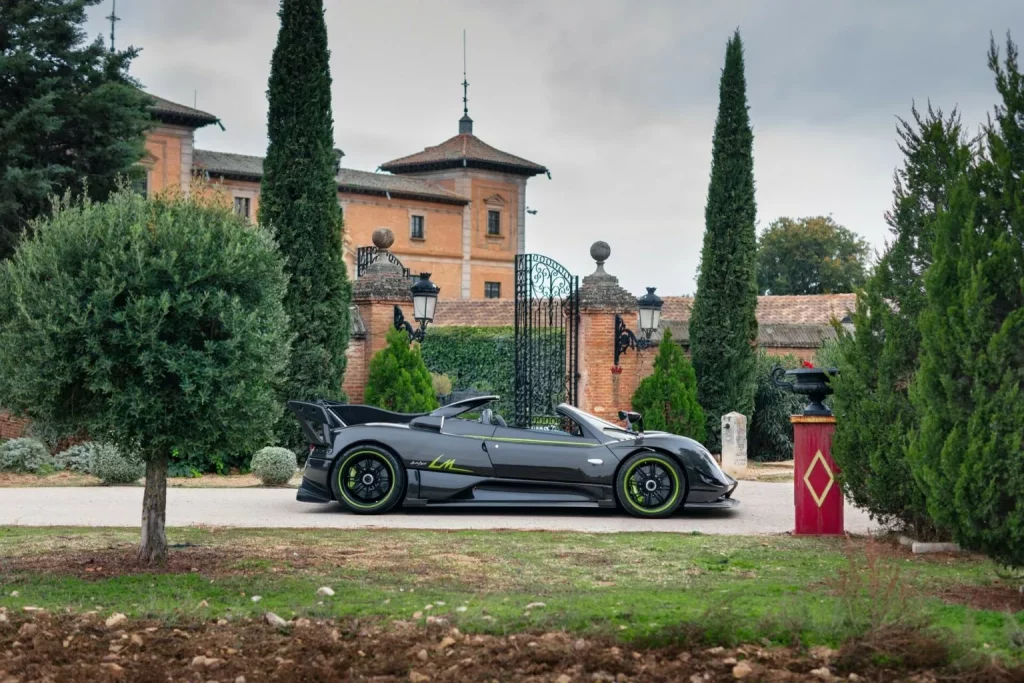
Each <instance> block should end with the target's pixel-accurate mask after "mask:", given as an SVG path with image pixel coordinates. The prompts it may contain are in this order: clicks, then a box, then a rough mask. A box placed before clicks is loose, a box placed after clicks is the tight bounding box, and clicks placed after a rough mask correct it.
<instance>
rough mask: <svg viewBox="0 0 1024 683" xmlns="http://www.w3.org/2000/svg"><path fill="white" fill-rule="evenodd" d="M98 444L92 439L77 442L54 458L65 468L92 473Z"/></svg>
mask: <svg viewBox="0 0 1024 683" xmlns="http://www.w3.org/2000/svg"><path fill="white" fill-rule="evenodd" d="M97 445H98V444H96V443H94V442H92V441H86V442H84V443H80V444H75V445H74V446H71V447H70V448H67V449H65V450H63V451H61V452H60V453H58V454H57V455H56V456H54V459H55V460H56V461H57V465H58V466H59V467H60V468H61V469H63V470H69V471H71V472H79V473H81V474H92V470H93V467H92V458H93V454H94V452H95V450H96V447H97Z"/></svg>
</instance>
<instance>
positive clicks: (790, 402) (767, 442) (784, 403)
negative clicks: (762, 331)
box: [747, 350, 804, 462]
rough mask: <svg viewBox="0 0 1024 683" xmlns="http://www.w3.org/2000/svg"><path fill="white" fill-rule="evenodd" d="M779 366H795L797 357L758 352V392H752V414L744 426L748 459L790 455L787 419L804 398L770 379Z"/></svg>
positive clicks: (788, 457)
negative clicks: (748, 423) (776, 384)
mask: <svg viewBox="0 0 1024 683" xmlns="http://www.w3.org/2000/svg"><path fill="white" fill-rule="evenodd" d="M778 365H781V366H782V367H784V368H787V369H789V368H795V367H798V366H799V365H800V359H799V358H797V357H796V356H794V355H792V354H790V355H786V356H769V355H768V354H767V353H765V352H764V351H763V350H760V351H758V354H757V391H756V392H755V393H754V416H753V418H752V419H751V420H750V426H749V427H748V428H747V448H748V450H749V452H750V458H751V460H759V461H761V462H774V461H778V460H792V458H793V423H792V422H790V420H789V418H790V416H792V415H795V414H797V413H799V412H800V411H801V409H802V408H803V405H804V399H803V397H801V396H798V395H796V394H794V393H793V392H791V391H788V390H786V389H781V388H779V387H777V386H775V384H774V383H773V382H772V370H773V369H775V367H776V366H778Z"/></svg>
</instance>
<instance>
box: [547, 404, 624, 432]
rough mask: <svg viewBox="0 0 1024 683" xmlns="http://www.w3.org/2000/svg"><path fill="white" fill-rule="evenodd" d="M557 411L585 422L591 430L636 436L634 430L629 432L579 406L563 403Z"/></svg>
mask: <svg viewBox="0 0 1024 683" xmlns="http://www.w3.org/2000/svg"><path fill="white" fill-rule="evenodd" d="M558 412H560V413H562V414H563V415H567V416H569V417H571V418H572V419H574V420H576V421H577V422H581V423H584V424H586V426H587V428H588V429H589V430H590V431H591V432H600V433H603V434H606V435H608V436H611V437H618V438H636V436H637V434H636V432H631V431H630V430H628V429H625V428H624V427H620V426H619V425H617V424H613V423H611V422H608V421H607V420H602V419H601V418H599V417H595V416H593V415H591V414H590V413H585V412H583V411H582V410H580V409H579V408H575V407H573V406H568V405H566V404H564V403H563V404H562V405H560V406H558Z"/></svg>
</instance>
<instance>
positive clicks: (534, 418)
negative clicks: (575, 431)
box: [513, 254, 580, 427]
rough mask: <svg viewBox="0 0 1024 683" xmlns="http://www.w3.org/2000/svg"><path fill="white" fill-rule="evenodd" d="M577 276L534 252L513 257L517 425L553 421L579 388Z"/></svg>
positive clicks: (548, 423)
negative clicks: (559, 407)
mask: <svg viewBox="0 0 1024 683" xmlns="http://www.w3.org/2000/svg"><path fill="white" fill-rule="evenodd" d="M579 286H580V282H579V277H577V276H575V275H572V274H570V273H569V271H568V270H566V269H565V268H564V267H563V266H562V264H560V263H558V262H557V261H553V260H551V259H549V258H548V257H546V256H541V255H539V254H518V255H517V256H516V300H515V303H516V320H515V415H514V417H513V420H514V422H515V425H516V426H518V427H544V426H553V425H555V424H557V421H558V418H557V416H556V414H555V407H556V406H557V405H558V404H559V403H569V404H572V405H576V403H577V400H578V397H577V391H578V387H579V339H580V308H579Z"/></svg>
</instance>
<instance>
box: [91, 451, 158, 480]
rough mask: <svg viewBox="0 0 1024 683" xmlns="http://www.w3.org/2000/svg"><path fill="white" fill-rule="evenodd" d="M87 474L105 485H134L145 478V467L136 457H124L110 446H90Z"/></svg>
mask: <svg viewBox="0 0 1024 683" xmlns="http://www.w3.org/2000/svg"><path fill="white" fill-rule="evenodd" d="M89 474H91V475H93V476H94V477H98V478H99V480H100V481H101V482H103V483H104V484H107V485H116V484H134V483H135V482H137V481H138V480H139V479H141V478H142V477H144V476H146V465H145V463H144V462H142V460H141V459H140V458H139V457H138V456H137V455H125V454H123V453H122V452H121V450H120V449H119V448H118V447H117V446H114V445H112V444H107V443H102V444H92V456H91V458H90V469H89Z"/></svg>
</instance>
